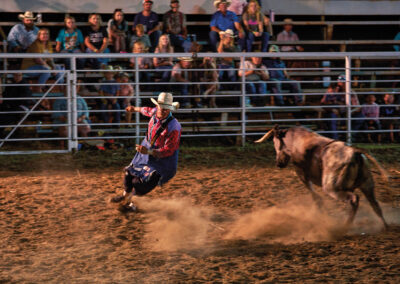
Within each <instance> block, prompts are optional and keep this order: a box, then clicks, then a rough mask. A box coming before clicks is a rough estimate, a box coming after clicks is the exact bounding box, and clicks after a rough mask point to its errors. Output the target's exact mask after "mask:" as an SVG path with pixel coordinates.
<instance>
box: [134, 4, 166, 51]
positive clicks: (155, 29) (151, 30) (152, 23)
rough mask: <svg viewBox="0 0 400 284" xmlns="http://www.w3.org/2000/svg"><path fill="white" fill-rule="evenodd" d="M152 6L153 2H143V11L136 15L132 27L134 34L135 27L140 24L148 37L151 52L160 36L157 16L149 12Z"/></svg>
mask: <svg viewBox="0 0 400 284" xmlns="http://www.w3.org/2000/svg"><path fill="white" fill-rule="evenodd" d="M152 5H153V1H151V0H143V11H141V12H139V13H137V14H136V16H135V19H134V20H133V27H132V31H134V32H135V28H136V25H138V24H142V25H143V26H144V28H145V33H146V34H147V35H148V36H149V37H150V41H151V50H150V51H151V52H152V51H154V48H155V47H156V46H157V45H158V39H159V38H160V36H161V34H162V32H161V30H160V28H161V27H160V23H159V21H158V15H157V13H155V12H153V11H152V10H151V7H152Z"/></svg>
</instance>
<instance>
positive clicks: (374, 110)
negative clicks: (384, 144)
mask: <svg viewBox="0 0 400 284" xmlns="http://www.w3.org/2000/svg"><path fill="white" fill-rule="evenodd" d="M375 101H376V98H375V96H374V95H368V96H367V98H366V100H365V104H363V106H362V107H361V111H362V113H363V114H364V116H365V118H366V119H367V120H366V121H367V125H368V129H370V130H381V129H382V127H381V123H380V121H379V105H378V104H377V103H375ZM368 140H369V142H373V141H372V139H371V134H369V133H368ZM380 142H381V134H380V133H378V143H380Z"/></svg>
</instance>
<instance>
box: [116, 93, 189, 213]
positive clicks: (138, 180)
mask: <svg viewBox="0 0 400 284" xmlns="http://www.w3.org/2000/svg"><path fill="white" fill-rule="evenodd" d="M151 101H152V102H153V103H154V104H155V105H156V106H157V107H156V108H151V107H134V106H128V107H127V108H126V111H127V112H140V113H141V114H142V115H145V116H148V117H151V118H150V121H149V125H148V130H147V135H146V138H145V139H144V140H143V142H142V144H141V145H136V151H137V152H136V155H135V157H134V158H133V160H132V162H131V163H130V165H129V166H127V167H126V168H125V178H124V187H125V190H124V192H123V194H122V195H119V196H115V197H114V198H112V199H111V201H112V202H115V203H118V202H121V201H124V202H123V203H121V205H120V210H121V211H123V212H135V211H136V206H135V205H134V204H133V202H132V200H131V199H132V196H133V195H138V196H142V195H145V194H147V193H149V192H150V191H151V190H153V189H154V188H155V187H156V186H157V185H158V184H159V185H162V184H164V183H166V182H167V181H169V180H170V179H171V178H173V177H174V176H175V174H176V169H177V166H178V152H179V143H180V138H181V125H180V124H179V122H178V120H176V118H174V117H173V115H172V111H174V110H176V109H178V108H179V103H178V102H173V97H172V94H170V93H160V94H159V96H158V99H157V101H156V100H155V99H153V98H152V99H151Z"/></svg>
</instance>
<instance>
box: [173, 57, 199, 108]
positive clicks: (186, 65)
mask: <svg viewBox="0 0 400 284" xmlns="http://www.w3.org/2000/svg"><path fill="white" fill-rule="evenodd" d="M178 60H179V62H177V63H176V64H175V65H174V67H173V68H172V74H171V82H178V83H180V84H179V85H177V88H178V89H179V91H180V94H181V96H182V99H181V102H182V107H183V108H189V107H190V98H189V90H190V89H191V88H193V87H194V86H195V85H193V84H190V83H191V82H193V81H195V80H193V72H192V71H190V70H189V69H190V68H192V61H193V59H192V58H191V57H179V58H178ZM182 83H184V84H182ZM191 93H193V92H191ZM198 99H200V98H198ZM196 104H197V105H196V106H197V107H202V104H201V103H200V102H197V103H196Z"/></svg>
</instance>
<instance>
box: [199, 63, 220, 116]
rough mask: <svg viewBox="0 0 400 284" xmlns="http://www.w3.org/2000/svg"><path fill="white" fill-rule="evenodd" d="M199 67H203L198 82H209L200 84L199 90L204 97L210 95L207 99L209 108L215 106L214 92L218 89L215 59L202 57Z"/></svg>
mask: <svg viewBox="0 0 400 284" xmlns="http://www.w3.org/2000/svg"><path fill="white" fill-rule="evenodd" d="M200 69H203V70H204V71H202V72H201V73H200V82H204V83H206V82H207V83H210V84H201V85H200V90H201V93H202V94H203V95H204V97H208V96H212V97H210V99H209V100H208V106H209V107H210V108H216V107H217V104H216V102H215V101H216V97H215V94H216V92H217V90H218V72H217V70H216V69H217V65H216V63H215V59H214V58H213V57H204V58H203V62H202V63H201V64H200Z"/></svg>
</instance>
